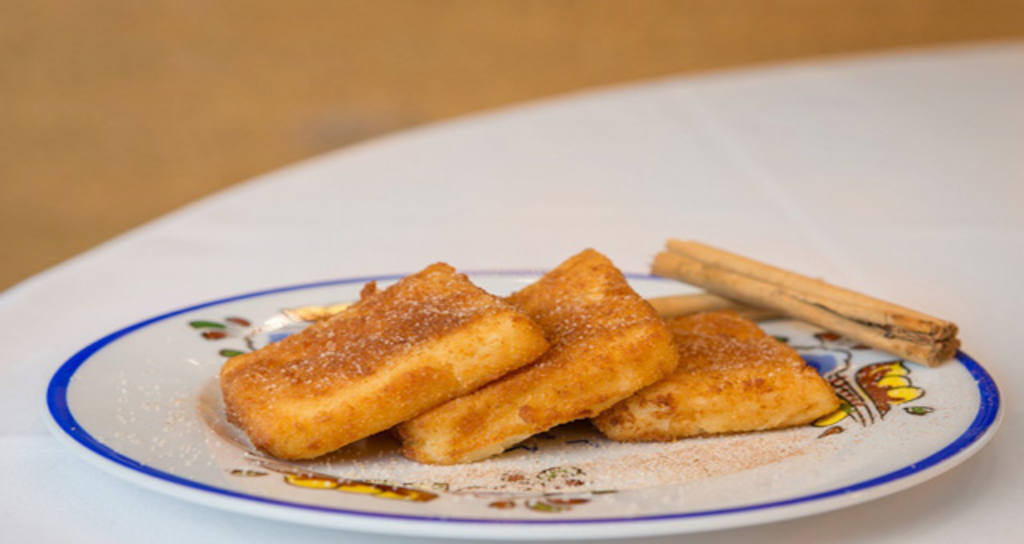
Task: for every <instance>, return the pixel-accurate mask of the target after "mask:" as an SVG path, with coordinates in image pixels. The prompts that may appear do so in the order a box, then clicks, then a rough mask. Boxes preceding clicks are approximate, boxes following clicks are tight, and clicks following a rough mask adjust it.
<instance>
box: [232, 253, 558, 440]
mask: <svg viewBox="0 0 1024 544" xmlns="http://www.w3.org/2000/svg"><path fill="white" fill-rule="evenodd" d="M547 347H548V343H547V341H546V340H545V339H544V335H543V331H542V329H541V328H540V327H539V326H538V325H537V324H536V323H535V322H533V321H532V320H531V319H530V318H529V317H527V316H526V315H525V314H524V313H523V312H521V311H519V310H517V309H516V308H515V307H513V306H512V305H510V304H508V303H507V302H505V301H503V300H502V299H500V298H498V297H495V296H492V295H490V294H487V293H486V292H484V291H483V290H481V289H479V288H478V287H476V286H474V285H473V284H472V283H470V281H469V280H468V279H467V278H466V277H465V276H464V275H461V274H456V273H455V271H454V269H452V268H451V267H450V266H448V265H446V264H442V263H438V264H434V265H431V266H429V267H427V268H426V269H424V270H423V271H421V272H419V273H417V274H413V275H411V276H408V277H406V278H404V279H402V280H401V281H399V282H398V283H396V284H395V285H393V286H391V287H389V288H388V289H385V290H383V291H378V290H377V289H376V286H375V285H372V284H371V285H368V286H367V287H366V288H364V289H363V292H362V294H361V298H360V300H359V302H357V303H355V304H353V305H352V306H351V307H349V308H348V309H346V310H345V311H343V312H341V313H339V314H337V315H336V316H334V317H331V318H329V319H327V320H324V321H321V322H318V323H316V324H314V325H311V326H310V327H309V328H307V329H306V330H304V331H302V332H300V333H298V334H295V335H292V336H289V337H288V338H285V339H283V340H281V341H279V342H276V343H274V344H270V345H268V346H266V347H264V348H262V349H260V350H257V351H254V352H252V353H246V354H243V355H239V356H237V357H233V358H231V359H229V360H228V361H227V362H226V363H225V364H224V366H223V368H222V369H221V373H220V383H221V392H222V394H223V396H224V402H225V405H226V407H227V412H228V417H229V418H230V420H231V421H232V422H234V423H236V424H237V425H238V426H239V427H241V428H242V429H243V430H244V431H245V432H246V434H247V435H248V436H249V438H250V440H251V441H252V442H253V444H254V445H256V446H257V447H259V448H262V449H264V450H266V451H267V452H269V453H270V454H272V455H274V456H276V457H280V458H283V459H306V458H311V457H316V456H318V455H321V454H324V453H327V452H330V451H333V450H335V449H337V448H339V447H341V446H344V445H345V444H348V443H350V442H354V441H356V440H359V439H360V438H364V437H366V436H369V435H371V434H374V433H376V432H379V431H382V430H384V429H387V428H389V427H391V426H393V425H395V424H397V423H399V422H401V421H404V420H406V419H409V418H411V417H414V416H416V415H418V414H420V413H422V412H424V411H426V410H428V409H430V408H432V407H434V406H436V405H438V404H440V403H442V402H445V401H447V400H449V399H451V398H454V397H456V396H458V395H462V394H465V393H468V392H470V391H472V390H474V389H476V388H478V387H479V386H481V385H483V384H484V383H487V382H489V381H491V380H494V379H495V378H497V377H499V376H501V375H503V374H506V373H507V372H509V371H511V370H514V369H516V368H519V367H520V366H522V365H524V364H527V363H529V362H531V361H533V360H534V359H536V358H537V357H538V356H540V355H541V354H542V353H543V352H544V351H545V350H546V349H547Z"/></svg>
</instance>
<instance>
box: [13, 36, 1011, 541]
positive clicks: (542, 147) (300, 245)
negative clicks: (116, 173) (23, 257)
mask: <svg viewBox="0 0 1024 544" xmlns="http://www.w3.org/2000/svg"><path fill="white" fill-rule="evenodd" d="M139 190H140V191H145V190H146V180H139ZM110 205H111V206H117V205H119V204H118V201H117V196H116V195H111V201H110ZM1022 208H1024V44H1020V43H1017V44H1001V45H999V44H997V45H986V46H974V47H967V48H957V49H947V50H937V51H923V52H910V53H899V54H891V55H884V56H874V57H866V58H855V59H843V60H833V61H827V62H816V63H802V64H794V65H788V66H781V67H773V68H767V69H758V70H751V71H743V72H733V73H721V74H712V75H708V76H701V77H686V78H670V79H665V80H661V81H655V82H651V83H645V84H641V85H631V86H625V87H619V88H612V89H607V90H601V91H598V92H589V93H583V94H578V95H572V96H567V97H564V98H559V99H556V100H551V101H545V102H541V103H538V104H535V105H527V106H523V107H514V108H510V109H507V110H503V111H498V112H494V113H488V114H484V115H477V116H472V117H468V118H465V119H461V120H456V121H454V122H448V123H443V124H439V125H434V126H427V127H424V128H421V129H417V130H413V131H409V132H405V133H402V134H398V135H396V136H391V137H387V138H383V139H380V140H376V141H371V142H369V143H366V144H362V145H357V146H354V147H350V148H347V149H343V150H340V151H338V152H335V153H331V154H328V155H326V156H323V157H320V158H316V159H313V160H311V161H307V162H304V163H301V164H298V165H295V166H292V167H289V168H286V169H283V170H280V171H277V172H273V173H271V174H268V175H265V176H262V177H260V178H257V179H254V180H251V181H249V182H246V183H242V184H240V185H237V186H235V187H233V188H231V189H229V190H227V191H224V192H221V193H219V194H216V195H213V196H211V197H209V198H206V199H203V200H201V201H199V202H196V203H194V204H192V205H189V206H186V207H185V208H183V209H181V210H178V211H176V212H174V213H172V214H170V215H168V216H165V217H163V218H160V219H158V220H156V221H153V222H151V223H149V224H147V225H145V226H143V227H140V228H137V229H135V230H133V231H131V232H128V233H126V234H124V235H122V236H120V237H118V238H116V239H114V240H112V241H110V242H108V243H106V244H103V245H102V246H100V247H97V248H95V249H93V250H91V251H88V252H86V253H84V254H82V255H79V256H77V257H75V258H73V259H71V260H69V261H67V262H65V263H63V264H61V265H59V266H56V267H54V268H52V269H50V270H48V271H46V272H43V273H41V274H39V275H37V276H35V277H33V278H30V279H29V280H27V281H25V282H23V283H21V284H20V285H18V286H16V287H14V288H12V289H10V290H8V291H7V292H5V293H3V295H2V298H0V324H2V325H3V330H4V341H3V342H2V343H0V414H3V416H2V418H0V475H2V482H3V486H2V489H3V491H2V492H0V511H2V512H3V513H4V516H3V517H4V520H5V521H4V523H3V525H4V527H3V528H2V529H0V540H2V541H3V542H71V541H73V542H76V543H92V542H96V543H104V544H106V543H111V542H137V541H146V542H174V543H180V542H188V543H190V544H197V543H205V542H211V543H212V542H216V543H218V544H220V543H224V542H238V541H242V540H243V539H244V540H245V541H247V542H252V543H264V542H265V543H275V544H278V543H281V542H338V541H346V542H353V541H360V542H393V541H399V540H405V539H399V538H397V537H383V536H368V535H358V534H355V533H342V532H337V531H333V530H326V529H318V528H310V527H303V526H298V525H292V524H288V523H280V522H272V521H266V520H262V519H257V518H250V517H247V516H243V515H239V514H232V513H227V512H223V511H219V510H214V509H209V508H205V507H202V506H198V505H194V504H191V503H187V502H182V501H179V500H177V499H173V498H169V497H166V496H163V495H160V494H157V493H153V492H150V491H146V490H144V489H141V488H137V487H135V486H133V485H130V484H128V483H125V482H122V481H121V480H119V479H116V478H114V477H111V476H109V475H107V474H106V473H104V472H101V471H99V470H97V469H96V468H94V467H93V466H92V465H90V464H88V463H86V462H84V461H82V460H81V459H79V458H78V457H76V456H75V455H73V454H72V453H71V452H70V451H68V450H67V449H65V448H64V447H63V446H61V445H60V444H59V443H58V442H57V441H56V440H55V439H54V438H53V437H51V436H50V435H49V433H48V432H47V430H46V427H45V425H44V417H46V416H45V415H44V411H43V409H42V406H43V394H44V388H45V385H46V383H47V380H48V379H49V377H50V375H51V374H52V372H53V371H54V370H55V369H56V367H57V366H58V365H59V364H60V363H61V362H63V361H64V360H65V359H66V358H67V357H68V356H69V355H71V354H72V353H74V352H75V351H76V350H77V349H78V348H80V347H81V346H83V345H85V344H86V343H88V342H90V341H91V340H94V339H96V338H98V337H99V336H101V335H103V334H105V333H107V332H109V331H112V330H114V329H116V328H120V327H121V326H123V325H126V324H129V323H133V322H135V321H138V320H140V319H142V318H145V317H148V316H151V315H155V314H158V313H162V312H163V311H165V310H169V309H172V308H177V307H181V306H183V305H186V304H188V303H192V302H199V301H204V300H210V299H213V298H217V297H220V296H223V295H227V294H232V293H239V292H245V291H250V290H255V289H258V288H263V287H268V286H276V285H284V284H293V283H302V282H307V281H311V280H316V279H327V278H338V277H347V276H357V275H362V274H377V273H390V272H406V271H412V270H416V269H419V268H421V267H422V266H423V265H425V264H427V263H430V262H433V261H437V260H446V261H448V262H450V263H452V264H454V265H455V266H457V267H460V268H465V269H494V268H516V269H521V268H544V267H550V266H553V265H554V264H556V263H557V262H559V261H560V260H561V259H563V258H564V257H566V256H568V255H570V254H572V253H574V252H576V251H578V250H579V249H581V248H583V247H587V246H593V247H596V248H598V249H599V250H601V251H603V252H605V253H606V254H608V255H609V256H610V257H611V258H612V259H613V260H614V261H616V263H617V264H619V265H620V267H622V268H623V269H625V270H628V271H645V270H646V269H647V265H648V263H649V260H650V259H651V257H652V255H653V254H654V253H655V252H656V251H657V250H658V249H659V247H660V245H661V244H662V242H663V241H664V240H665V239H666V238H668V237H670V236H674V237H685V238H695V239H700V240H703V241H706V242H708V243H711V244H714V245H717V246H721V247H725V248H729V249H731V250H734V251H737V252H740V253H744V254H749V255H751V256H754V257H759V258H761V259H764V260H767V261H769V262H773V263H778V264H781V265H784V266H786V267H788V268H792V269H795V270H798V271H802V272H805V273H808V274H810V275H815V276H822V277H826V278H828V279H829V280H831V281H833V282H835V283H839V284H841V285H847V286H850V287H853V288H856V289H859V290H863V291H866V292H868V293H872V294H875V295H878V296H881V297H885V298H890V299H893V300H896V301H900V302H902V303H904V304H906V305H908V306H911V307H915V308H920V309H922V310H925V311H928V312H930V313H933V314H937V315H940V316H946V317H949V318H950V319H953V320H955V321H956V322H958V323H959V324H960V325H961V328H962V339H963V341H964V346H965V348H964V349H965V351H967V352H968V353H969V354H971V355H972V356H973V357H975V358H976V359H977V360H978V361H980V362H981V363H982V364H983V365H985V366H986V368H988V369H989V371H990V372H991V373H992V374H993V375H994V376H995V378H996V380H997V382H998V383H999V385H1000V387H1001V389H1002V393H1003V395H1004V398H1005V399H1006V402H1007V411H1006V417H1005V421H1004V423H1003V426H1002V429H1001V431H1000V432H999V434H998V435H997V436H996V437H995V439H994V440H993V441H992V442H991V443H990V444H989V445H988V446H987V447H986V448H985V449H984V450H982V451H981V452H980V453H979V454H978V455H976V456H975V457H973V458H972V459H970V460H969V461H968V462H966V463H965V464H963V465H961V466H959V467H957V468H955V469H953V470H952V471H950V472H948V473H946V474H944V475H942V476H940V477H938V478H936V479H934V480H931V481H929V482H927V483H925V484H923V485H920V486H917V487H915V488H913V489H910V490H908V491H904V492H900V493H898V494H896V495H893V496H890V497H887V498H884V499H881V500H877V501H873V502H870V503H866V504H863V505H860V506H856V507H852V508H847V509H844V510H840V511H835V512H832V513H827V514H822V515H817V516H812V517H809V518H804V519H797V520H792V521H786V522H782V523H775V524H771V525H767V526H758V527H750V528H742V529H735V530H728V531H722V532H716V533H709V534H703V535H691V536H688V537H686V541H687V542H747V541H751V540H754V539H756V540H762V541H811V540H815V541H817V540H822V539H823V540H826V541H833V542H846V541H850V542H865V541H870V542H900V543H904V542H908V541H911V542H924V541H943V542H952V541H979V542H992V541H1002V542H1006V541H1011V540H1015V541H1019V540H1016V539H1017V538H1020V536H1021V534H1022V532H1024V517H1022V515H1021V513H1020V509H1021V505H1024V470H1022V468H1024V434H1022V425H1021V420H1022V416H1024V413H1022V409H1021V403H1020V402H1015V400H1016V399H1018V398H1019V394H1020V393H1021V386H1022V377H1024V370H1022V369H1024V364H1021V362H1020V361H1019V359H1020V358H1021V355H1020V351H1019V350H1020V347H1019V345H1020V340H1019V339H1020V337H1021V333H1022V332H1024V331H1022V330H1021V326H1020V321H1019V320H1020V317H1019V316H1017V315H1016V311H1017V310H1018V309H1019V308H1018V305H1019V304H1020V303H1021V301H1022V300H1024V287H1022V285H1024V283H1022V282H1021V278H1022V276H1024V257H1022V255H1024V213H1022ZM677 538H681V537H666V538H664V539H663V540H664V541H673V540H675V539H677Z"/></svg>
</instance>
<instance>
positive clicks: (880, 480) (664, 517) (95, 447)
mask: <svg viewBox="0 0 1024 544" xmlns="http://www.w3.org/2000/svg"><path fill="white" fill-rule="evenodd" d="M464 273H465V274H467V275H470V276H487V275H493V276H527V275H540V274H543V273H544V271H543V270H528V269H527V270H470V271H465V272H464ZM405 275H406V274H384V275H373V276H361V277H352V278H342V279H333V280H323V281H316V282H310V283H302V284H296V285H288V286H282V287H274V288H270V289H262V290H258V291H252V292H248V293H242V294H237V295H232V296H228V297H224V298H220V299H215V300H211V301H208V302H202V303H198V304H193V305H190V306H186V307H183V308H179V309H177V310H172V311H170V312H166V313H163V314H160V315H157V316H154V317H150V318H148V319H144V320H142V321H139V322H137V323H134V324H132V325H128V326H126V327H124V328H121V329H119V330H117V331H114V332H112V333H110V334H108V335H106V336H103V337H102V338H100V339H98V340H96V341H94V342H93V343H91V344H89V345H87V346H86V347H84V348H82V349H81V350H79V351H78V352H77V353H75V354H74V355H72V356H71V357H70V358H69V359H68V360H67V361H65V362H64V363H63V364H62V365H61V366H60V367H59V368H58V369H57V370H56V372H54V374H53V376H52V378H51V379H50V382H49V384H48V385H47V388H46V406H47V412H48V414H49V416H50V418H51V419H52V422H53V423H55V424H56V426H57V428H58V429H59V430H60V431H63V432H64V433H65V435H67V437H69V438H71V439H72V440H74V441H75V442H77V443H78V444H79V445H80V446H82V447H84V448H85V449H86V450H88V451H90V452H92V453H93V454H95V455H97V456H98V457H99V458H101V459H104V460H106V461H109V462H112V463H114V464H116V465H119V466H121V467H123V468H127V469H129V470H132V471H135V472H138V473H140V474H142V475H145V476H150V477H153V478H156V479H158V480H162V481H165V482H169V483H173V484H176V485H180V486H183V487H184V488H186V489H189V490H192V491H200V492H205V493H213V494H216V495H219V496H222V497H228V498H232V499H236V500H239V501H247V502H256V503H259V504H262V505H265V506H280V507H286V508H291V509H297V510H300V511H305V512H309V513H323V514H341V515H349V516H359V517H364V518H383V519H396V520H405V521H418V522H432V523H448V524H509V525H573V524H594V523H635V522H644V521H668V520H680V519H691V518H710V517H715V516H724V515H730V514H740V513H748V512H754V511H761V510H768V509H773V508H782V507H787V506H793V505H797V504H801V503H809V502H812V501H820V500H823V499H828V498H833V497H839V496H849V495H850V494H851V493H855V492H859V491H864V490H867V489H870V488H873V487H878V486H880V485H883V484H887V483H891V482H894V481H897V480H903V479H906V478H908V477H910V476H912V475H915V474H918V473H920V472H922V471H924V470H927V469H929V468H931V467H934V466H936V465H938V464H939V463H941V462H943V461H945V460H947V459H950V458H952V457H954V456H955V455H957V454H959V453H960V452H962V451H964V450H965V449H967V448H968V447H970V446H971V445H973V444H975V443H976V442H977V441H978V440H979V439H981V438H982V437H983V436H985V434H986V432H987V431H988V430H989V429H990V428H991V427H992V425H993V424H994V423H995V422H996V421H997V419H998V416H999V411H1000V407H1001V397H1000V393H999V388H998V386H997V385H996V383H995V381H994V380H993V379H992V376H991V375H990V374H989V373H988V372H987V371H986V370H985V369H984V368H983V367H982V366H981V365H980V364H979V363H978V362H977V361H975V360H974V359H973V358H971V357H970V356H969V355H967V354H966V353H964V352H962V351H959V350H958V351H957V353H956V360H957V362H958V363H960V364H961V365H962V366H963V367H964V368H965V369H966V370H967V372H968V373H969V374H970V375H971V377H972V378H973V379H974V380H975V382H976V383H977V385H978V393H979V399H980V402H979V405H978V411H977V413H976V414H975V417H974V419H973V420H972V421H971V424H970V425H968V427H967V429H965V430H964V432H963V433H961V434H960V435H959V436H958V437H957V438H955V439H954V440H953V441H952V442H950V443H949V444H947V445H946V446H944V447H943V448H941V449H939V450H938V451H936V452H934V453H932V454H931V455H929V456H927V457H925V458H923V459H921V460H919V461H916V462H914V463H911V464H909V465H906V466H904V467H902V468H899V469H896V470H893V471H890V472H888V473H886V474H883V475H880V476H876V477H874V478H870V479H868V480H864V481H861V482H857V483H855V484H851V485H848V486H843V487H839V488H836V489H831V490H828V491H822V492H819V493H813V494H810V495H803V496H799V497H793V498H789V499H782V500H776V501H769V502H764V503H754V504H748V505H742V506H735V507H729V508H718V509H711V510H700V511H693V512H679V513H669V514H657V515H648V516H628V517H597V518H571V519H537V520H528V519H500V518H459V517H448V516H439V515H412V514H395V513H387V512H374V511H364V510H353V509H348V508H335V507H326V506H316V505H310V504H304V503H297V502H290V501H283V500H277V499H272V498H267V497H261V496H258V495H251V494H248V493H240V492H237V491H233V490H230V489H224V488H220V487H216V486H212V485H208V484H203V483H199V482H195V481H193V480H189V479H187V478H182V477H180V476H176V475H174V474H171V473H168V472H165V471H162V470H158V469H155V468H153V467H150V466H147V465H145V464H144V463H141V462H139V461H136V460H134V459H131V458H129V457H127V456H125V455H123V454H121V453H119V452H117V451H116V450H114V449H112V448H110V447H109V446H107V445H106V444H103V443H102V442H100V441H99V440H97V439H96V438H95V437H93V436H92V435H91V434H89V433H88V432H87V431H86V430H85V429H83V428H82V427H81V426H79V425H78V422H77V420H76V419H75V417H74V415H73V414H72V413H71V410H70V407H69V406H68V402H67V390H68V386H69V385H70V382H71V379H72V378H73V377H74V374H75V372H76V371H77V370H78V369H79V368H80V367H81V366H82V365H83V364H85V362H86V361H88V360H89V358H90V357H92V356H93V355H94V354H95V353H97V352H98V351H100V350H101V349H103V347H105V346H107V345H108V344H111V343H113V342H115V341H116V340H118V339H119V338H121V337H124V336H126V335H128V334H130V333H132V332H134V331H136V330H139V329H142V328H145V327H147V326H149V325H152V324H154V323H157V322H160V321H163V320H166V319H169V318H172V317H175V316H178V315H181V314H184V313H188V312H191V311H195V310H199V309H202V308H207V307H210V306H217V305H220V304H226V303H229V302H234V301H238V300H244V299H248V298H256V297H260V296H266V295H272V294H277V293H284V292H288V291H298V290H303V289H315V288H320V287H329V286H333V285H346V284H352V283H365V282H368V281H388V280H396V279H399V278H402V277H404V276H405ZM625 276H626V277H627V278H630V279H643V280H651V279H653V280H665V281H671V280H666V279H665V278H661V277H658V276H654V275H651V274H642V273H627V274H625Z"/></svg>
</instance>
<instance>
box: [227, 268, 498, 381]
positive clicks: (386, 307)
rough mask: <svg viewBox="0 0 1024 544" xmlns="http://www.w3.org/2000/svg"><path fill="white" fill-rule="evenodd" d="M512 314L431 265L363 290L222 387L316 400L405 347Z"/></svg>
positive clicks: (254, 357) (257, 357)
mask: <svg viewBox="0 0 1024 544" xmlns="http://www.w3.org/2000/svg"><path fill="white" fill-rule="evenodd" d="M510 308H511V307H510V306H509V305H508V304H507V303H505V302H504V301H502V300H501V299H500V298H498V297H494V296H492V295H490V294H488V293H486V292H485V291H483V290H482V289H480V288H478V287H476V286H475V285H473V284H472V283H470V281H469V279H468V278H466V276H465V275H462V274H456V273H455V271H454V269H453V268H451V267H450V266H448V265H446V264H443V263H438V264H434V265H431V266H429V267H427V268H426V269H424V270H423V271H421V272H419V273H417V274H413V275H411V276H408V277H406V278H404V279H402V280H401V281H399V282H398V283H396V284H394V285H392V286H391V287H389V288H387V289H385V290H382V291H378V290H377V289H376V286H375V285H372V284H371V285H367V287H366V288H364V290H363V293H362V298H361V299H360V301H359V302H357V303H355V304H353V305H352V306H350V307H349V308H348V309H346V310H345V311H343V312H341V313H339V314H337V315H335V316H333V317H331V318H329V319H326V320H324V321H321V322H318V323H315V324H313V325H311V326H310V327H308V328H307V329H305V330H304V331H302V332H300V333H297V334H294V335H292V336H289V337H287V338H285V339H283V340H281V341H279V342H277V343H275V344H271V345H269V346H267V347H265V348H264V349H262V350H260V351H257V352H253V353H251V354H247V355H243V356H241V357H250V360H249V361H246V362H245V364H241V365H239V366H238V369H239V371H236V372H232V373H230V375H228V376H226V378H227V379H229V380H234V379H239V378H242V379H246V380H250V381H252V382H254V383H260V382H262V383H264V384H266V386H265V390H266V391H267V392H268V393H271V392H273V391H274V389H276V388H277V387H279V384H286V385H288V386H292V387H298V388H301V389H302V390H303V394H306V395H308V394H317V393H321V392H324V391H328V390H330V389H332V388H333V387H335V386H337V385H339V384H342V383H345V382H347V381H350V380H352V379H356V378H359V377H361V376H366V375H368V374H371V373H373V372H374V371H376V370H377V369H378V368H380V367H381V366H382V365H385V364H387V362H388V361H389V360H390V359H391V358H392V356H394V355H397V354H399V353H402V352H403V351H405V350H407V349H410V348H411V347H413V346H415V345H417V344H422V343H423V342H426V341H429V340H431V339H435V338H438V337H441V336H443V335H445V334H448V333H450V332H451V331H453V330H455V329H457V328H459V327H462V326H464V325H466V324H468V323H469V322H470V321H472V320H474V319H477V318H480V317H482V316H484V315H488V314H492V313H497V312H500V311H505V310H508V309H510Z"/></svg>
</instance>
